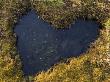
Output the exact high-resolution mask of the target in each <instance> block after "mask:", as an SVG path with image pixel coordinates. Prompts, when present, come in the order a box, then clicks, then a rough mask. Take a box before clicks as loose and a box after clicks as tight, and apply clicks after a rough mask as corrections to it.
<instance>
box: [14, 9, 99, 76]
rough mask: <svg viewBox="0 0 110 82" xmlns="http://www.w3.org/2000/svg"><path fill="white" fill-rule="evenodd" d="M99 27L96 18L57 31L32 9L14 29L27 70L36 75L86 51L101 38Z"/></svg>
mask: <svg viewBox="0 0 110 82" xmlns="http://www.w3.org/2000/svg"><path fill="white" fill-rule="evenodd" d="M98 27H99V26H98V24H97V23H96V22H94V21H84V20H77V21H76V22H75V24H72V25H71V28H70V29H69V30H55V29H53V27H52V26H51V25H49V24H48V23H46V22H44V21H43V20H42V19H40V18H39V17H38V15H37V14H35V12H34V11H30V12H29V13H27V15H25V16H23V17H22V18H21V19H20V21H19V23H18V24H17V25H16V27H15V29H14V31H15V33H16V35H17V37H18V41H17V48H18V51H19V53H20V57H21V60H22V64H23V71H24V73H25V74H26V75H33V74H36V73H37V72H39V71H42V70H47V69H48V68H50V67H51V66H52V65H53V64H55V63H56V62H58V61H59V60H60V59H61V58H68V57H73V56H74V57H76V56H79V55H80V54H82V53H84V52H85V51H86V50H87V49H88V47H89V45H90V43H91V42H93V41H94V40H95V39H96V38H97V36H98V33H99V30H98Z"/></svg>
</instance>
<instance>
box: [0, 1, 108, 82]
mask: <svg viewBox="0 0 110 82" xmlns="http://www.w3.org/2000/svg"><path fill="white" fill-rule="evenodd" d="M91 1H92V0H81V1H80V0H77V1H76V0H71V1H69V0H56V1H54V2H53V1H46V2H45V1H37V0H30V1H29V0H0V82H26V78H25V77H24V74H23V72H22V70H21V68H22V67H21V66H22V65H21V61H20V58H19V55H18V53H17V50H16V35H15V34H14V33H13V27H14V25H15V24H16V23H17V22H18V19H19V17H20V16H21V15H22V14H23V13H25V12H26V10H27V9H29V8H30V2H31V5H32V8H33V9H35V10H36V11H37V12H38V13H39V15H40V16H41V18H42V19H43V20H45V21H47V22H49V23H51V24H52V25H53V26H55V28H64V27H67V26H69V25H70V23H72V22H73V21H75V20H77V18H84V20H85V19H92V20H93V19H95V21H97V22H99V23H100V24H101V25H102V28H103V29H102V30H101V31H100V37H99V38H98V39H97V40H96V41H95V42H94V43H93V44H92V45H91V48H90V49H88V51H87V52H86V53H85V54H82V56H81V57H78V58H70V59H68V60H67V63H59V64H58V65H56V66H54V67H52V68H51V69H49V70H48V71H47V72H41V73H40V74H37V75H36V76H35V78H34V81H35V82H79V81H80V82H110V64H109V59H108V58H109V57H108V54H107V49H108V47H106V46H107V45H109V42H110V41H109V38H108V37H109V36H108V35H109V27H110V3H106V4H105V2H103V0H100V2H99V1H97V0H96V3H93V1H92V2H91ZM30 82H31V81H30Z"/></svg>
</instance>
